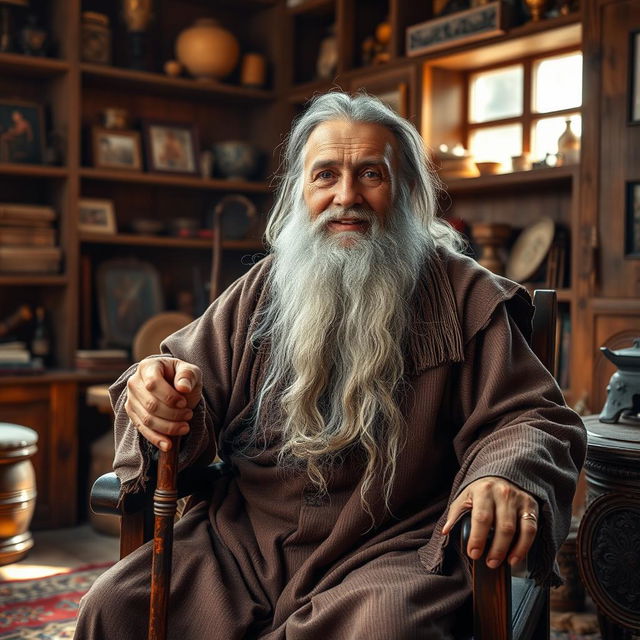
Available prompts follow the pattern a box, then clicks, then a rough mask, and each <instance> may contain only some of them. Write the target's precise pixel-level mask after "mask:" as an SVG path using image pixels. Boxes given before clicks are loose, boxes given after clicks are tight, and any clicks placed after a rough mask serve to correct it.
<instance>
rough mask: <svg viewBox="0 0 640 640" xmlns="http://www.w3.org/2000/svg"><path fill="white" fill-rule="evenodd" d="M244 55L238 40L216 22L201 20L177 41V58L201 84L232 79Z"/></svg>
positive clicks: (206, 19) (181, 34) (185, 31)
mask: <svg viewBox="0 0 640 640" xmlns="http://www.w3.org/2000/svg"><path fill="white" fill-rule="evenodd" d="M239 55H240V46H239V45H238V41H237V40H236V38H235V36H234V35H233V34H232V33H230V32H229V31H227V30H226V29H223V28H222V27H221V26H220V25H219V24H218V23H217V22H216V21H215V20H211V19H210V18H201V19H200V20H196V22H195V24H194V25H193V26H191V27H189V28H188V29H185V30H184V31H182V32H181V33H180V34H179V35H178V39H177V40H176V57H177V58H178V60H179V61H180V62H181V63H182V64H183V65H184V66H185V68H186V69H187V71H189V73H190V74H191V75H192V76H194V77H195V78H197V79H198V80H217V79H220V78H224V77H225V76H228V75H229V74H230V73H231V72H232V71H233V69H234V68H235V66H236V64H237V63H238V57H239Z"/></svg>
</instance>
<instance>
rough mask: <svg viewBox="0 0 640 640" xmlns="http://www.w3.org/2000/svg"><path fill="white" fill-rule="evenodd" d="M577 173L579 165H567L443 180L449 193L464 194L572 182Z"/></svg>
mask: <svg viewBox="0 0 640 640" xmlns="http://www.w3.org/2000/svg"><path fill="white" fill-rule="evenodd" d="M576 175H577V166H566V167H549V168H548V169H532V170H530V171H513V172H511V173H499V174H496V175H490V176H479V177H477V178H449V179H448V180H447V179H446V178H442V180H443V182H444V183H445V188H446V190H447V192H448V193H452V194H463V193H474V192H477V191H513V190H515V189H518V188H520V187H523V186H544V185H551V184H558V183H563V182H566V183H567V184H570V183H571V181H572V180H573V179H574V178H575V177H576Z"/></svg>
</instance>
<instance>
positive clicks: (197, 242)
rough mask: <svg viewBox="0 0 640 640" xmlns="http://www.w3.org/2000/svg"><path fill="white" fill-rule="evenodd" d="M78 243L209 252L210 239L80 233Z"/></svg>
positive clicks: (211, 241)
mask: <svg viewBox="0 0 640 640" xmlns="http://www.w3.org/2000/svg"><path fill="white" fill-rule="evenodd" d="M80 241H81V242H84V243H85V244H122V245H137V246H141V247H177V248H181V249H206V250H209V251H210V250H211V248H212V246H213V240H212V239H211V238H174V237H172V236H145V235H138V234H135V233H115V234H113V235H112V234H105V233H82V234H81V235H80Z"/></svg>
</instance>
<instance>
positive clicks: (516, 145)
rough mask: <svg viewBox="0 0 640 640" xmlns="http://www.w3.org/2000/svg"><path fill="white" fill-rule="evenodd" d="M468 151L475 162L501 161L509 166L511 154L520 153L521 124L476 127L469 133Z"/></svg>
mask: <svg viewBox="0 0 640 640" xmlns="http://www.w3.org/2000/svg"><path fill="white" fill-rule="evenodd" d="M558 135H560V134H558ZM469 151H470V152H471V154H472V155H473V159H474V160H475V161H476V162H503V163H506V164H507V166H511V156H519V155H520V154H521V153H522V125H521V124H507V125H502V126H500V127H486V128H485V127H483V128H482V129H476V130H475V131H472V132H471V133H470V134H469Z"/></svg>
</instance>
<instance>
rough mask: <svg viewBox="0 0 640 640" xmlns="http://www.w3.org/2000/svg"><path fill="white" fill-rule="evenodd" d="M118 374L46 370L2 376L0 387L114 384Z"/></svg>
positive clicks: (74, 370) (0, 377) (76, 370)
mask: <svg viewBox="0 0 640 640" xmlns="http://www.w3.org/2000/svg"><path fill="white" fill-rule="evenodd" d="M117 377H118V376H117V374H115V373H113V372H111V373H102V372H95V371H81V370H79V369H45V370H44V371H41V372H40V373H25V374H22V375H21V374H11V375H6V376H0V385H15V384H19V385H24V384H43V383H47V382H78V383H80V384H87V383H89V384H99V383H102V382H112V381H113V380H115V379H116V378H117Z"/></svg>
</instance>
